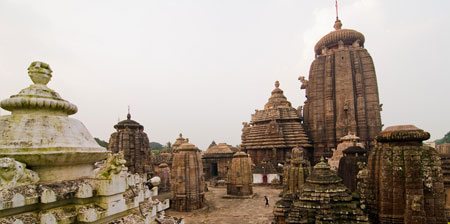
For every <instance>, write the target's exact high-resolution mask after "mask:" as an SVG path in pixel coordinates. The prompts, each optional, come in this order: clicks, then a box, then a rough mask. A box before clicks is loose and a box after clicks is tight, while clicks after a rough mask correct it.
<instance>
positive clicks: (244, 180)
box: [227, 151, 253, 196]
mask: <svg viewBox="0 0 450 224" xmlns="http://www.w3.org/2000/svg"><path fill="white" fill-rule="evenodd" d="M252 183H253V174H252V161H251V159H250V158H249V157H248V155H247V154H246V153H245V152H242V151H239V152H236V153H235V154H234V155H233V159H232V160H231V167H230V171H229V172H228V182H227V194H229V195H236V196H250V195H253V188H252Z"/></svg>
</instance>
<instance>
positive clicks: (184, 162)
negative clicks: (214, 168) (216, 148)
mask: <svg viewBox="0 0 450 224" xmlns="http://www.w3.org/2000/svg"><path fill="white" fill-rule="evenodd" d="M177 151H178V152H177V153H174V155H173V161H172V170H171V174H170V175H171V178H170V184H171V191H172V205H173V208H174V209H175V210H177V211H180V212H188V211H192V210H196V209H200V208H203V207H204V206H205V192H204V189H205V182H204V179H203V178H204V177H203V165H202V158H201V156H200V152H199V150H198V148H197V147H196V146H195V145H193V144H191V143H188V142H186V143H183V144H181V145H180V146H178V147H177Z"/></svg>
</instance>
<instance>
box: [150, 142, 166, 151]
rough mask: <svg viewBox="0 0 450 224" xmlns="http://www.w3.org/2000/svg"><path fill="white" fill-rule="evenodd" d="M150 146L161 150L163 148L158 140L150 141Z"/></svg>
mask: <svg viewBox="0 0 450 224" xmlns="http://www.w3.org/2000/svg"><path fill="white" fill-rule="evenodd" d="M150 148H151V149H152V151H153V150H158V151H159V150H161V149H162V148H163V145H161V144H160V143H158V142H150Z"/></svg>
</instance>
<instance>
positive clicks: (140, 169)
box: [108, 113, 153, 173]
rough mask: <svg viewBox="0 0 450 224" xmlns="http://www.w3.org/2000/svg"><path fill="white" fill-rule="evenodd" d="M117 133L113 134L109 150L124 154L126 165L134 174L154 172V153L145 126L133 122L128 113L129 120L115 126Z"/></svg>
mask: <svg viewBox="0 0 450 224" xmlns="http://www.w3.org/2000/svg"><path fill="white" fill-rule="evenodd" d="M114 128H115V129H116V132H114V133H112V134H111V137H110V139H109V145H108V149H109V150H111V151H112V152H113V153H118V152H123V154H124V157H125V160H126V161H127V163H126V164H125V165H126V166H127V167H128V169H129V171H130V172H132V173H150V172H153V169H152V165H151V160H152V151H151V150H150V142H149V140H148V137H147V134H146V133H145V132H144V126H142V125H141V124H139V123H138V122H136V121H134V120H131V115H130V113H128V115H127V119H126V120H123V121H120V122H119V123H117V124H116V125H114Z"/></svg>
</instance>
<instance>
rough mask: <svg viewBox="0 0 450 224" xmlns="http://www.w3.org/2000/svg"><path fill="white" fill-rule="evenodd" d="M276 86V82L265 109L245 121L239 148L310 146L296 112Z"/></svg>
mask: <svg viewBox="0 0 450 224" xmlns="http://www.w3.org/2000/svg"><path fill="white" fill-rule="evenodd" d="M279 86H280V83H279V82H278V81H276V82H275V89H274V90H273V91H272V95H271V97H270V98H269V101H268V102H267V103H266V105H265V106H264V110H256V111H255V114H252V119H251V121H250V124H248V123H244V128H243V129H242V145H241V147H242V149H244V150H248V149H264V148H265V149H267V148H269V149H272V148H293V147H296V146H301V147H304V148H309V147H311V143H310V141H309V139H308V136H307V134H306V132H305V130H304V129H303V127H302V124H301V120H302V119H301V117H300V116H299V111H297V110H296V109H295V108H293V107H292V105H291V103H290V102H289V101H287V98H286V97H285V96H284V95H283V90H281V89H280V88H279Z"/></svg>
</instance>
